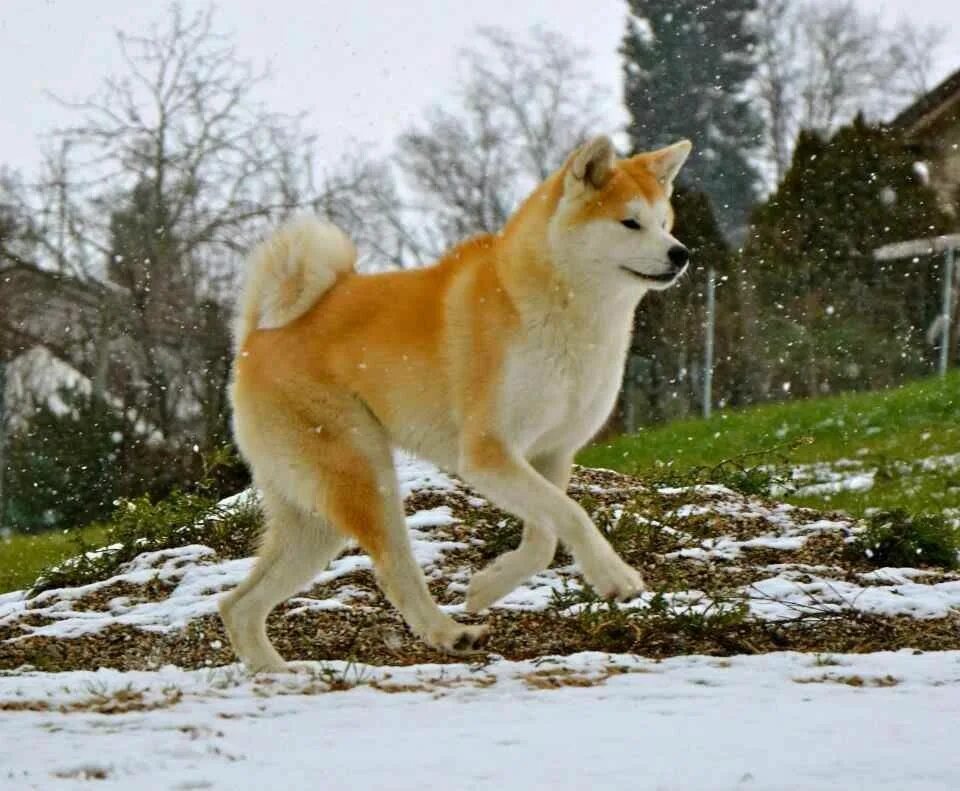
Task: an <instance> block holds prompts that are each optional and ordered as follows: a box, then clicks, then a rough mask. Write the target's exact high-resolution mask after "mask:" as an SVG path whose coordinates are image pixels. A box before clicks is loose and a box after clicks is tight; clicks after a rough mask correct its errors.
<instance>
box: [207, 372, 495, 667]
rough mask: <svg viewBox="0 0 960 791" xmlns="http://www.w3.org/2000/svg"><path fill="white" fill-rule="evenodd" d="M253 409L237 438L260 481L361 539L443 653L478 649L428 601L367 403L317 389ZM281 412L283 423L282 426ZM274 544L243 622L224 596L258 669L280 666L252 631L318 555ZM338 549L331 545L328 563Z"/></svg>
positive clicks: (476, 629)
mask: <svg viewBox="0 0 960 791" xmlns="http://www.w3.org/2000/svg"><path fill="white" fill-rule="evenodd" d="M240 405H241V409H243V408H244V407H246V406H247V404H246V402H240ZM254 407H255V408H259V412H258V411H255V408H250V409H248V410H246V411H244V412H243V413H242V415H241V434H242V436H243V437H244V439H245V442H244V452H245V454H247V457H248V459H249V460H250V461H251V463H252V465H253V466H254V469H255V472H256V477H257V479H258V480H262V481H263V482H264V483H265V484H266V485H268V486H269V487H270V488H271V489H273V490H274V491H276V492H277V493H278V494H280V495H281V496H282V497H283V499H284V501H286V502H288V503H290V504H291V505H292V506H294V507H295V509H296V511H297V512H298V513H301V514H305V515H308V516H309V517H310V518H311V519H316V520H318V521H319V522H321V523H322V524H323V525H324V526H326V525H330V526H332V527H333V528H334V529H336V531H338V532H339V533H340V534H342V535H344V536H347V537H350V538H353V539H355V540H356V541H357V543H358V544H359V545H360V547H361V548H362V549H363V550H364V551H365V552H366V553H367V554H368V555H369V556H370V559H371V560H372V562H373V566H374V571H375V573H376V575H377V578H378V581H379V583H380V586H381V588H382V590H383V592H384V594H385V595H386V597H387V599H389V600H390V602H391V603H392V604H393V605H394V606H395V607H396V608H397V609H398V610H399V611H400V613H401V614H402V615H403V617H404V619H405V620H406V622H407V623H408V624H409V626H410V628H411V629H412V630H413V631H414V632H415V633H416V634H417V635H418V636H420V637H422V638H423V639H424V640H426V641H427V642H428V643H430V644H431V645H433V646H435V647H437V648H440V649H444V650H450V651H456V650H469V649H472V648H474V647H476V646H477V645H478V644H479V642H480V640H481V639H482V637H483V636H484V635H485V633H486V629H485V627H482V626H469V625H465V624H460V623H457V622H456V621H455V620H453V619H452V618H451V617H450V616H448V615H447V614H446V613H444V612H443V611H442V610H441V609H440V608H439V607H438V606H437V604H436V602H435V601H434V600H433V597H432V596H431V595H430V591H429V589H428V588H427V583H426V580H425V579H424V576H423V572H422V570H421V569H420V567H419V566H418V565H417V562H416V559H415V558H414V556H413V550H412V548H411V545H410V536H409V534H408V532H407V525H406V520H405V519H404V513H403V502H402V500H401V498H400V493H399V486H398V484H397V475H396V471H395V470H394V467H393V455H392V451H391V447H390V443H389V441H388V439H387V437H386V435H385V433H384V430H383V428H382V426H381V425H380V424H379V422H378V421H377V420H376V419H375V418H374V417H373V415H372V414H371V413H370V411H369V410H368V409H367V408H366V406H365V405H364V404H363V403H362V402H360V401H359V400H358V399H357V398H356V397H355V396H353V395H352V394H350V393H347V392H344V391H342V390H340V389H339V388H336V387H332V386H331V387H328V388H316V389H314V390H312V391H311V393H310V400H309V402H307V403H300V402H296V403H295V404H293V405H291V404H290V402H284V401H283V400H281V399H277V400H276V401H273V402H269V403H268V402H266V401H265V397H264V396H262V395H261V397H260V400H259V401H258V402H257V404H256V405H254ZM280 414H282V415H283V419H282V420H279V419H277V415H280ZM260 425H269V427H270V430H269V431H265V430H260V429H258V426H260ZM277 538H278V543H277V544H273V543H271V542H268V543H267V545H266V546H265V552H264V556H263V557H262V558H261V560H260V561H259V562H258V565H257V567H256V569H255V570H254V573H253V575H252V576H251V579H250V580H248V581H247V582H245V583H244V586H243V587H244V590H242V591H241V592H239V593H238V594H237V600H238V601H239V603H240V604H241V605H242V606H241V607H240V613H242V615H243V618H240V617H238V616H237V615H236V614H235V612H234V611H236V610H237V604H235V603H234V600H231V599H228V600H227V602H226V605H225V610H224V618H225V620H226V621H227V623H228V624H234V623H235V624H237V626H238V627H239V626H247V625H248V624H252V625H251V626H249V627H248V628H246V630H241V629H239V628H237V629H233V630H231V639H234V640H235V641H236V642H235V643H234V645H235V647H236V648H237V650H238V652H240V653H241V655H243V657H244V659H245V660H247V661H249V662H250V663H251V664H252V665H254V666H258V665H263V666H268V667H275V666H276V665H277V662H279V661H281V660H280V657H279V655H277V653H276V652H275V651H274V650H273V649H272V648H270V647H269V643H267V641H266V637H265V636H263V632H262V630H261V631H254V630H253V626H256V625H257V624H258V623H260V622H261V621H262V618H263V617H265V614H266V612H267V611H268V610H269V608H270V607H272V606H274V605H275V604H276V603H277V601H279V600H280V599H282V598H284V597H285V596H289V595H290V594H291V593H293V592H294V591H295V590H296V589H297V588H299V587H300V586H301V585H302V584H304V580H308V579H309V577H310V575H311V574H312V573H313V572H314V571H315V570H316V563H315V562H314V561H313V560H311V558H313V557H314V556H316V554H317V553H316V552H315V551H314V552H313V553H312V554H311V553H310V552H307V551H305V548H304V547H301V550H300V551H303V557H300V556H299V555H298V550H297V549H296V547H295V546H293V545H292V544H289V542H288V541H287V540H286V538H285V537H284V535H283V534H282V533H280V534H279V535H278V537H277ZM333 540H334V539H331V541H333ZM288 545H290V546H291V552H289V553H288V552H287V551H286V548H287V546H288ZM334 546H335V545H334V544H330V548H329V550H328V551H327V553H326V555H327V556H326V557H325V558H324V561H325V562H326V561H327V560H329V555H331V554H332V551H333V547H334ZM248 590H250V591H253V593H247V591H248ZM250 596H253V598H248V597H250Z"/></svg>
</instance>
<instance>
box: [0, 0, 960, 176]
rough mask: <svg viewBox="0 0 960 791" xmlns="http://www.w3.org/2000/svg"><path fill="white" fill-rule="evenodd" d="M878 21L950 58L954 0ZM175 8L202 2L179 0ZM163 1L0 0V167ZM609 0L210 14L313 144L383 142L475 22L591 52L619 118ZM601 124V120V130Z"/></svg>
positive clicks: (375, 2)
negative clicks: (121, 33)
mask: <svg viewBox="0 0 960 791" xmlns="http://www.w3.org/2000/svg"><path fill="white" fill-rule="evenodd" d="M857 2H858V3H860V4H861V5H862V6H863V7H864V8H870V9H876V8H878V7H882V8H883V9H884V13H885V15H886V16H887V17H888V18H889V19H890V20H891V21H895V20H896V19H898V18H900V17H902V16H907V15H909V16H910V17H911V18H912V19H914V20H915V21H916V22H919V23H932V24H936V25H938V26H940V27H942V28H944V29H946V30H948V31H949V37H948V41H947V43H946V45H945V46H944V48H943V52H942V57H941V62H940V63H939V64H938V73H937V75H936V77H937V79H939V78H940V77H942V76H945V75H946V74H947V73H949V72H950V71H951V70H953V69H956V68H958V67H960V46H958V36H960V3H958V2H955V0H882V2H877V0H857ZM183 5H184V6H185V8H186V9H187V10H192V9H197V8H206V6H207V4H206V2H199V1H198V0H186V1H185V2H184V3H183ZM165 12H166V7H165V5H164V4H163V3H159V2H158V3H149V4H145V3H137V2H134V1H132V0H3V2H2V3H0V165H6V166H10V167H14V168H16V169H18V170H20V171H21V172H23V173H24V175H31V174H32V173H33V172H34V171H35V168H36V165H37V163H38V162H39V159H40V154H41V150H42V147H43V144H44V140H43V138H44V135H45V134H46V133H48V132H49V131H50V130H51V129H52V128H54V127H55V126H57V125H58V124H62V123H64V122H65V121H67V120H68V119H69V116H68V115H66V114H65V111H64V110H63V109H62V108H60V107H59V106H57V105H56V104H55V103H53V102H52V101H50V100H49V99H48V98H47V94H50V93H52V94H55V95H57V96H61V97H64V98H70V99H81V98H85V97H87V96H88V95H90V94H91V93H92V92H94V90H95V89H96V88H97V86H98V84H99V82H100V80H102V79H103V77H105V76H106V75H108V74H110V73H111V72H114V71H116V70H118V69H119V64H118V61H119V58H118V55H117V47H116V44H115V40H114V31H115V30H116V29H118V28H120V29H123V30H125V31H128V32H142V31H144V30H146V29H147V27H148V26H149V24H150V23H151V22H152V21H155V20H158V19H162V18H163V17H164V14H165ZM625 14H626V3H625V2H623V0H480V1H479V2H469V1H468V2H464V1H463V0H407V1H406V2H403V3H392V2H388V1H387V0H332V1H331V0H313V1H312V2H309V1H308V0H272V2H269V3H260V2H254V1H253V0H229V2H227V1H226V0H224V2H221V3H220V4H219V11H218V15H217V18H218V20H219V25H220V27H221V28H222V29H223V30H224V31H225V32H230V33H232V34H233V35H234V37H235V41H236V44H237V47H238V49H239V52H240V53H241V55H243V56H246V57H249V58H251V59H253V60H254V61H257V62H261V63H263V62H265V61H269V62H270V63H271V64H272V66H273V72H274V77H275V79H274V80H273V82H272V84H271V85H270V86H269V87H268V88H267V89H266V90H265V93H264V97H263V98H264V99H265V100H266V102H267V103H268V104H269V106H270V107H271V109H274V110H280V111H289V112H295V111H298V110H307V111H308V112H309V113H310V116H309V118H310V123H311V125H312V127H313V129H314V130H315V131H316V132H317V134H318V136H319V140H320V144H321V146H322V147H323V149H324V150H328V151H330V152H331V156H332V157H333V156H336V153H337V152H338V151H342V150H343V149H344V147H345V146H346V145H347V144H348V143H349V141H350V140H358V141H360V142H363V143H367V144H370V145H374V146H376V147H378V148H379V149H380V150H381V151H384V150H385V149H386V148H387V147H388V146H389V145H390V143H391V141H392V140H393V139H394V137H395V136H396V135H397V134H398V133H399V132H400V131H401V130H402V129H404V128H405V127H407V126H408V125H409V124H411V123H413V122H415V121H416V120H417V119H418V117H419V116H420V115H421V113H422V112H423V110H424V108H425V107H427V106H429V105H430V104H433V103H438V102H444V101H446V100H449V98H450V96H451V93H452V90H453V86H454V85H455V83H456V63H457V52H458V51H459V50H460V49H461V48H463V47H464V46H466V45H469V43H470V40H471V33H472V31H474V30H475V29H476V27H477V26H478V25H499V26H502V27H505V28H507V29H509V30H512V31H515V32H518V33H522V32H524V31H526V30H527V29H529V28H530V27H531V26H532V25H535V24H541V25H544V26H546V27H549V28H551V29H553V30H556V31H558V32H560V33H562V34H564V35H565V36H567V37H568V38H570V39H571V40H573V41H575V42H576V43H577V44H578V45H580V46H583V47H585V48H587V49H589V50H590V51H591V53H592V59H591V64H590V65H591V68H592V71H593V72H594V74H595V76H596V78H597V80H598V81H599V82H600V83H602V84H604V85H606V86H607V87H608V90H609V96H610V103H609V123H610V125H611V127H616V126H618V125H620V124H621V123H622V119H623V114H622V109H620V107H619V102H620V64H619V58H618V56H617V54H616V49H617V45H618V42H619V38H620V36H621V34H622V32H623V24H624V22H623V21H624V18H625ZM611 131H612V129H611Z"/></svg>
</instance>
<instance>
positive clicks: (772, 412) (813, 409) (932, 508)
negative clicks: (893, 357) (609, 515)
mask: <svg viewBox="0 0 960 791" xmlns="http://www.w3.org/2000/svg"><path fill="white" fill-rule="evenodd" d="M763 449H768V450H772V451H774V452H775V454H780V455H786V456H788V457H789V461H790V462H792V463H797V464H804V463H812V462H833V461H837V460H840V459H855V460H858V461H861V462H863V464H864V465H865V466H866V467H879V468H880V474H878V475H877V477H876V479H875V483H874V486H873V488H872V489H870V490H868V491H865V492H839V493H834V494H826V495H817V496H802V497H801V496H790V495H788V496H786V497H785V499H787V500H789V501H791V502H795V503H797V504H800V505H809V506H814V507H821V508H822V507H825V506H827V507H831V508H840V509H844V510H849V511H851V512H853V513H856V514H862V513H864V511H865V510H866V509H868V508H876V507H880V508H895V507H902V508H906V509H908V510H910V511H912V512H916V513H920V512H936V513H942V512H943V511H944V509H947V508H960V475H958V474H957V473H956V472H954V471H950V470H944V469H942V468H941V469H933V470H924V469H920V468H919V467H915V468H914V469H912V470H909V471H905V470H904V469H903V465H902V464H900V462H906V463H908V464H909V463H912V462H914V461H915V460H916V459H922V458H925V457H929V456H938V455H946V454H951V453H958V452H960V371H953V372H951V373H950V374H949V375H948V376H946V377H944V378H939V377H937V378H932V379H925V380H922V381H918V382H913V383H911V384H908V385H905V386H904V387H899V388H895V389H890V390H884V391H880V392H871V393H846V394H843V395H839V396H832V397H827V398H818V399H811V400H805V401H792V402H786V403H779V404H766V405H763V406H758V407H752V408H746V409H738V410H724V411H721V412H719V413H717V414H715V415H714V416H713V417H712V418H710V419H709V420H697V419H689V420H682V421H677V422H674V423H670V424H667V425H664V426H657V427H651V428H647V429H644V430H642V431H640V432H638V433H636V434H633V435H627V436H622V437H617V438H615V439H612V440H609V441H605V442H601V443H597V444H594V445H592V446H589V447H587V448H585V449H584V450H583V451H582V452H581V453H580V454H579V456H578V458H577V461H578V462H579V463H581V464H584V465H587V466H592V467H607V468H609V469H613V470H618V471H621V472H627V473H632V474H638V475H641V476H643V477H647V478H648V479H650V480H651V481H652V482H655V483H663V482H670V481H671V480H673V481H676V482H677V483H679V484H681V485H683V484H684V483H685V482H694V483H697V482H701V480H700V479H701V478H704V479H705V478H706V477H710V475H712V474H714V473H722V475H723V476H725V477H726V480H724V479H723V477H721V476H719V475H714V477H715V478H717V480H716V482H720V483H726V484H727V485H730V486H731V488H737V489H739V490H741V491H749V490H750V489H751V488H752V489H757V490H760V491H762V490H763V489H764V488H765V487H766V486H767V483H768V481H767V480H766V479H765V476H767V475H769V474H770V473H771V470H770V464H771V462H770V461H769V460H767V459H764V458H763V457H762V456H760V457H758V456H756V455H755V454H756V453H757V451H759V450H763ZM745 460H749V463H745ZM774 461H776V460H774ZM731 462H733V463H731ZM717 465H722V466H721V468H720V469H719V470H717V469H715V468H716V466H717ZM781 467H783V465H782V464H781ZM691 475H692V477H691ZM755 493H759V491H757V492H755Z"/></svg>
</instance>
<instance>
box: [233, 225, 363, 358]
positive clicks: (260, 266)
mask: <svg viewBox="0 0 960 791" xmlns="http://www.w3.org/2000/svg"><path fill="white" fill-rule="evenodd" d="M356 261H357V250H356V248H355V247H354V246H353V242H351V241H350V239H349V238H348V237H347V235H346V234H345V233H344V232H343V231H341V230H340V229H339V228H337V226H335V225H333V224H332V223H329V222H323V221H322V220H320V219H319V218H317V217H315V216H313V215H305V216H301V217H296V218H294V219H292V220H289V221H288V222H286V223H285V224H283V225H281V226H280V227H279V228H278V229H277V230H276V231H275V232H274V233H273V234H272V235H271V236H269V237H267V238H266V239H265V240H264V241H262V242H260V244H258V245H257V246H256V247H255V248H254V249H253V251H252V252H251V253H250V257H249V262H248V264H247V272H246V282H245V283H244V286H243V290H242V292H241V296H240V302H239V304H238V312H237V321H236V324H235V326H234V341H235V343H236V347H237V348H239V347H240V346H241V345H242V344H243V342H244V340H246V338H247V336H248V335H249V334H250V333H251V332H253V331H254V330H257V329H276V328H277V327H283V326H284V325H286V324H289V323H290V322H292V321H295V320H296V319H298V318H300V316H302V315H303V314H304V313H306V312H307V311H308V310H309V309H310V308H311V307H312V306H313V304H314V303H315V302H316V301H317V300H318V299H319V298H320V296H321V295H322V294H323V293H324V292H325V291H326V290H327V289H328V288H330V286H332V285H333V284H334V281H336V279H337V275H338V274H340V273H342V272H349V271H350V270H352V269H353V267H354V265H355V264H356Z"/></svg>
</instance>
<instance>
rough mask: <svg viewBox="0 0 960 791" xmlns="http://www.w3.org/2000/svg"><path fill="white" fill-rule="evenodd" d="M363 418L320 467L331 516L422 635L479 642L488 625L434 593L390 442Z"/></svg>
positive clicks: (463, 644) (440, 641)
mask: <svg viewBox="0 0 960 791" xmlns="http://www.w3.org/2000/svg"><path fill="white" fill-rule="evenodd" d="M360 422H361V423H364V424H365V425H363V427H362V428H359V427H356V426H355V428H358V429H359V430H358V431H357V432H351V434H350V435H348V437H349V441H347V442H345V443H344V444H343V445H342V446H341V448H340V449H339V452H338V453H337V454H336V458H337V462H336V464H335V465H333V466H331V467H329V468H327V469H325V470H322V471H321V473H320V474H322V476H323V478H324V481H325V488H326V492H325V496H324V500H325V503H326V510H327V513H328V515H329V518H330V520H331V521H332V522H333V523H334V524H335V525H337V527H339V528H340V529H341V530H343V531H344V532H346V533H348V534H349V535H351V536H353V537H354V538H356V540H357V541H358V542H359V544H360V546H361V547H362V548H363V549H364V550H366V552H367V553H368V554H369V555H370V558H371V559H372V561H373V564H374V569H375V571H376V575H377V578H378V581H379V583H380V587H381V589H382V590H383V593H384V595H385V596H386V597H387V599H389V601H390V603H391V604H393V606H394V607H396V608H397V609H398V610H399V611H400V614H401V615H402V616H403V617H404V620H406V622H407V624H408V625H409V626H410V628H411V629H412V630H413V631H414V632H415V633H416V634H417V635H418V636H420V637H421V638H423V639H424V640H425V641H426V642H427V643H429V644H430V645H432V646H433V647H435V648H438V649H440V650H444V651H452V652H456V651H469V650H472V649H474V648H476V647H478V646H479V644H480V643H481V642H482V640H483V638H484V637H485V635H486V632H487V628H486V627H485V626H469V625H466V624H461V623H457V622H456V621H455V620H453V618H451V617H450V616H449V615H447V614H446V613H444V612H443V611H442V610H441V609H440V608H439V607H438V606H437V604H436V602H435V601H434V600H433V597H432V596H431V595H430V591H429V589H428V588H427V583H426V580H425V579H424V576H423V571H422V570H421V568H420V566H419V565H418V564H417V561H416V559H415V558H414V555H413V550H412V547H411V544H410V536H409V533H408V530H407V525H406V521H405V519H404V513H403V502H402V500H401V498H400V494H399V487H398V485H397V476H396V471H395V470H394V467H393V458H392V453H391V450H390V446H389V444H388V442H387V441H386V438H385V437H383V436H382V433H381V432H382V430H381V429H380V427H379V426H378V425H377V424H376V422H375V421H374V420H373V419H372V418H369V419H368V420H360Z"/></svg>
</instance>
